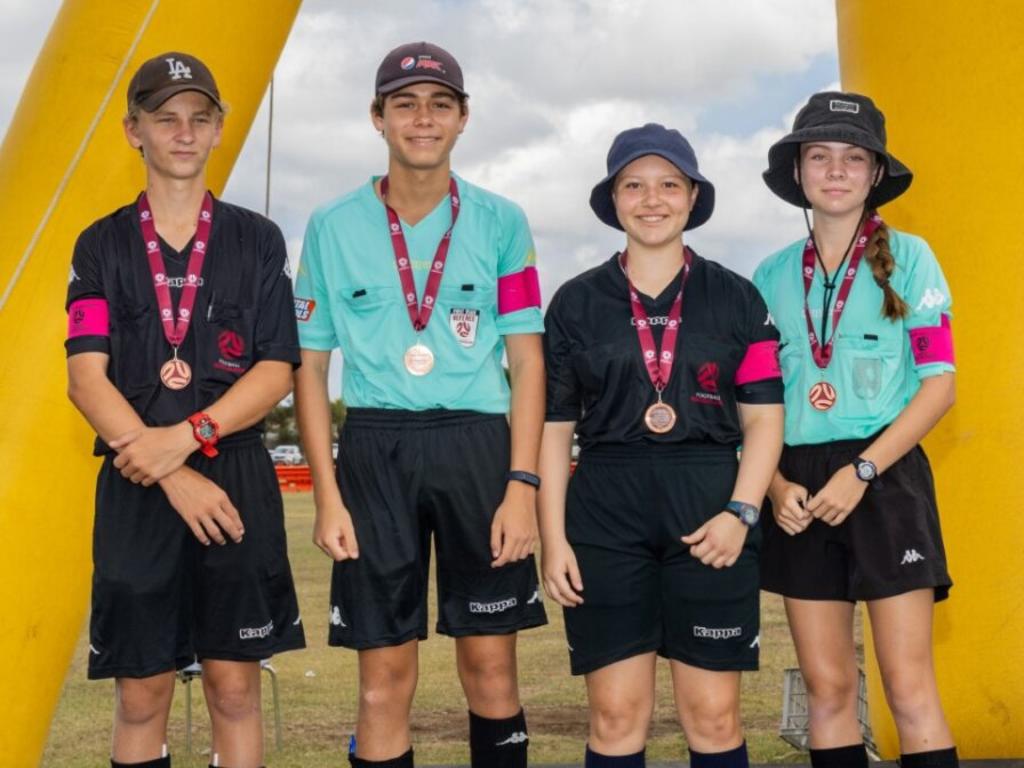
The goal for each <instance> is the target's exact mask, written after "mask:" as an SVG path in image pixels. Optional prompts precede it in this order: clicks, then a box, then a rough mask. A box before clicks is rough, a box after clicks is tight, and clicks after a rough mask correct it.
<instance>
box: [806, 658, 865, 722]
mask: <svg viewBox="0 0 1024 768" xmlns="http://www.w3.org/2000/svg"><path fill="white" fill-rule="evenodd" d="M804 682H805V684H806V686H807V697H808V700H809V702H810V709H811V713H812V715H813V716H815V717H824V718H829V717H834V716H836V715H839V714H841V713H845V712H847V711H850V710H856V707H857V686H858V676H857V669H856V667H853V668H851V670H849V671H847V670H842V669H835V670H828V671H818V672H815V673H814V674H811V675H807V676H805V678H804Z"/></svg>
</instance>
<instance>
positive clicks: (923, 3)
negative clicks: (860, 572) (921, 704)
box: [836, 0, 1024, 758]
mask: <svg viewBox="0 0 1024 768" xmlns="http://www.w3.org/2000/svg"><path fill="white" fill-rule="evenodd" d="M836 9H837V11H838V18H839V58H840V67H841V71H842V82H843V87H844V88H846V89H849V90H854V91H862V92H864V93H867V94H870V95H871V96H872V97H873V98H874V99H875V100H876V101H877V102H878V104H879V106H880V107H881V108H882V109H883V110H884V111H885V114H886V118H887V127H888V130H889V142H890V146H891V147H892V148H893V150H894V152H895V154H896V155H897V156H898V157H899V158H900V159H901V160H904V161H905V162H906V163H907V164H908V165H909V166H910V167H911V169H913V171H914V174H915V177H914V184H913V186H912V187H911V188H910V191H909V192H908V193H907V194H906V195H904V196H903V197H901V198H900V199H899V200H897V201H896V202H894V203H893V204H892V205H890V206H887V208H886V210H885V218H886V220H888V221H891V222H892V223H893V224H894V225H895V226H897V227H900V228H902V229H906V230H909V231H911V232H915V233H918V234H920V235H922V236H924V237H925V238H926V239H927V240H928V241H929V242H930V243H931V245H932V248H933V249H934V250H935V252H936V254H938V257H939V259H940V261H941V263H942V266H943V269H944V270H945V273H946V276H947V277H948V279H949V282H950V286H951V290H952V292H953V331H954V334H955V339H956V356H957V390H958V392H957V404H956V407H955V408H954V409H953V411H952V412H951V413H950V414H949V415H948V416H947V417H946V418H945V419H944V420H943V421H942V423H941V424H940V426H939V427H938V429H937V430H935V432H934V433H933V434H932V435H931V436H930V437H929V438H928V440H927V442H926V444H925V447H926V449H927V451H928V453H929V456H930V457H931V460H932V466H933V468H934V470H935V475H936V482H937V485H938V494H939V506H940V510H941V513H942V526H943V531H944V534H945V538H946V547H947V554H948V556H949V561H950V569H951V572H952V574H953V580H954V582H955V583H956V585H955V587H954V588H953V591H952V593H951V597H950V599H949V600H948V601H947V602H945V603H941V604H940V605H939V606H938V608H937V610H936V622H935V645H936V665H937V667H938V678H939V685H940V687H941V690H942V698H943V702H944V704H945V707H946V713H947V715H948V716H949V719H950V722H951V725H952V728H953V733H954V735H955V736H956V739H957V743H958V745H959V748H960V755H961V756H962V757H968V758H1010V757H1017V758H1019V757H1021V756H1024V514H1022V511H1021V507H1020V506H1018V505H1020V504H1022V502H1024V485H1022V483H1021V478H1022V477H1024V473H1021V467H1020V461H1021V459H1022V458H1024V450H1022V448H1024V432H1022V422H1021V421H1018V418H1019V417H1021V416H1022V414H1024V398H1022V397H1021V386H1022V383H1024V343H1022V339H1021V337H1020V336H1019V335H1018V334H1024V322H1022V320H1021V318H1022V315H1021V309H1020V307H1021V298H1020V293H1021V286H1022V285H1024V218H1022V216H1021V210H1022V209H1024V183H1022V179H1024V100H1022V99H1021V98H1020V96H1019V91H1020V83H1021V81H1022V80H1024V50H1022V48H1021V40H1022V39H1024V5H1022V4H1021V3H1019V2H1015V1H1014V0H989V1H988V2H982V3H973V4H971V3H941V2H939V3H937V2H934V0H899V2H892V0H837V3H836ZM1018 473H1021V474H1018ZM868 666H869V668H871V672H870V676H869V699H870V704H871V711H872V720H873V725H874V730H875V734H876V737H877V739H878V742H879V745H880V746H881V747H882V749H883V751H884V756H886V757H889V758H892V757H896V756H897V755H898V743H897V740H896V734H895V729H894V727H893V725H892V721H891V719H890V717H889V714H888V710H887V708H886V706H885V699H884V696H883V694H882V688H881V682H880V681H879V679H878V676H877V667H876V666H875V664H874V662H873V661H872V662H871V663H869V665H868Z"/></svg>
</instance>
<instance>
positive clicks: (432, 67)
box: [376, 42, 469, 96]
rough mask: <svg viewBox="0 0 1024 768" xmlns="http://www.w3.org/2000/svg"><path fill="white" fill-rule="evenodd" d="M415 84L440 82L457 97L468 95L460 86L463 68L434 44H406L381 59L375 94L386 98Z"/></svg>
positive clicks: (446, 52)
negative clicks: (457, 95)
mask: <svg viewBox="0 0 1024 768" xmlns="http://www.w3.org/2000/svg"><path fill="white" fill-rule="evenodd" d="M414 83H440V84H441V85H446V86H448V87H449V88H451V89H452V90H453V91H455V92H456V93H457V94H459V95H460V96H469V94H468V93H466V91H465V89H464V88H463V85H462V68H461V67H460V66H459V62H457V61H456V60H455V57H454V56H452V55H451V54H450V53H448V51H446V50H445V49H444V48H442V47H441V46H439V45H434V44H433V43H427V42H420V43H406V44H405V45H400V46H398V47H397V48H395V49H394V50H393V51H391V52H390V53H389V54H388V55H387V56H385V57H384V61H382V62H381V63H380V66H379V67H378V68H377V84H376V92H377V95H378V96H387V95H388V94H389V93H394V92H395V91H397V90H398V89H399V88H402V87H404V86H406V85H413V84H414Z"/></svg>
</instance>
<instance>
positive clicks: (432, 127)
mask: <svg viewBox="0 0 1024 768" xmlns="http://www.w3.org/2000/svg"><path fill="white" fill-rule="evenodd" d="M370 115H371V117H372V119H373V125H374V127H376V129H377V130H378V131H380V132H381V134H382V135H383V136H384V140H385V141H386V142H387V143H388V150H389V152H390V155H391V160H392V162H397V163H398V164H400V165H403V166H405V167H407V168H409V169H413V170H434V169H436V168H440V167H443V166H446V165H447V164H448V162H449V159H450V157H451V152H452V147H454V146H455V142H456V141H457V140H458V138H459V134H460V133H462V130H463V128H465V127H466V121H467V120H468V119H469V113H468V110H466V108H465V105H464V104H460V103H459V98H458V96H457V94H456V93H455V91H453V90H452V89H451V88H447V87H446V86H443V85H439V84H437V83H415V84H414V85H409V86H406V87H404V88H402V89H400V90H398V91H395V92H394V93H390V94H388V95H387V97H386V98H385V99H384V102H383V109H382V110H380V111H379V112H378V111H377V110H376V109H374V108H372V107H371V111H370Z"/></svg>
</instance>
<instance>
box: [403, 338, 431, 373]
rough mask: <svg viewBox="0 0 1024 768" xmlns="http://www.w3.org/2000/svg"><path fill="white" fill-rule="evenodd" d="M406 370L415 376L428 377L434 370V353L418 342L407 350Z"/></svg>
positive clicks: (405, 358) (405, 357)
mask: <svg viewBox="0 0 1024 768" xmlns="http://www.w3.org/2000/svg"><path fill="white" fill-rule="evenodd" d="M403 360H404V362H405V370H407V371H408V372H409V373H411V374H412V375H413V376H426V375H427V374H428V373H430V372H431V371H432V370H433V369H434V353H433V352H431V351H430V348H429V347H427V346H425V345H423V344H420V343H419V342H418V341H417V342H416V343H415V344H413V345H412V346H411V347H409V348H408V349H407V350H405V356H404V358H403Z"/></svg>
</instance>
